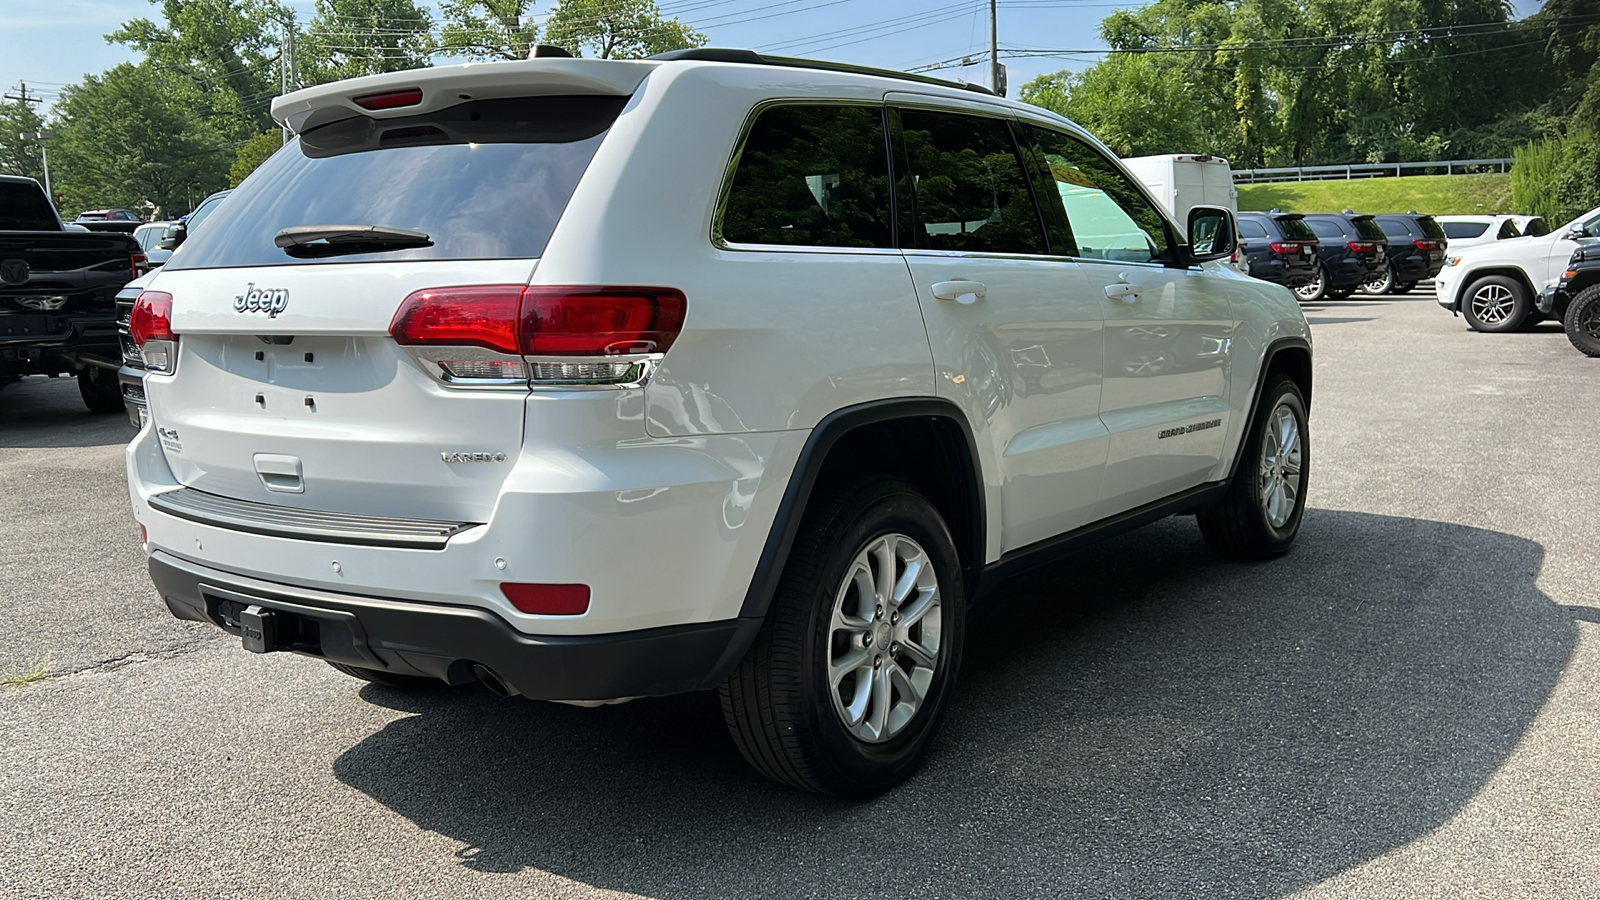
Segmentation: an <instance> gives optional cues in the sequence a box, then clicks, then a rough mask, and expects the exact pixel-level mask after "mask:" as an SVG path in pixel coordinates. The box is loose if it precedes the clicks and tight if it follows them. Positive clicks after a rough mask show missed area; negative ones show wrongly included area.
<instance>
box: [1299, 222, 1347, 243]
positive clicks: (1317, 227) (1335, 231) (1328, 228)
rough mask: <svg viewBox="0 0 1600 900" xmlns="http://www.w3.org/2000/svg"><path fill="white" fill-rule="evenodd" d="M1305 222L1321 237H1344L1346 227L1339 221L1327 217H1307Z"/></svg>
mask: <svg viewBox="0 0 1600 900" xmlns="http://www.w3.org/2000/svg"><path fill="white" fill-rule="evenodd" d="M1305 222H1306V224H1307V225H1310V226H1311V230H1312V232H1313V233H1315V234H1316V236H1317V237H1319V238H1331V239H1333V240H1343V239H1344V227H1343V226H1341V225H1339V223H1337V222H1330V221H1328V220H1327V219H1306V220H1305Z"/></svg>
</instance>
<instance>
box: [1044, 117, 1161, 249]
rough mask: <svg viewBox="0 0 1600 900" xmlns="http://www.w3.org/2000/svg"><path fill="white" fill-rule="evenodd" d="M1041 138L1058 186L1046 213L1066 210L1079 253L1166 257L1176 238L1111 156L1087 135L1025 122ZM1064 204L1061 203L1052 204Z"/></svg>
mask: <svg viewBox="0 0 1600 900" xmlns="http://www.w3.org/2000/svg"><path fill="white" fill-rule="evenodd" d="M1025 127H1026V129H1027V131H1028V134H1029V136H1030V137H1031V138H1032V140H1033V141H1034V142H1035V143H1037V144H1038V147H1039V150H1040V152H1041V153H1042V155H1043V162H1044V164H1045V166H1046V167H1047V171H1048V173H1049V175H1050V180H1051V182H1052V183H1053V185H1054V187H1055V190H1054V192H1053V193H1054V196H1053V197H1052V196H1049V195H1050V193H1051V192H1050V191H1046V196H1045V197H1044V198H1042V202H1043V203H1045V204H1046V206H1047V209H1046V217H1047V218H1049V217H1051V216H1052V214H1057V215H1062V216H1065V218H1066V220H1067V223H1068V225H1069V226H1070V227H1071V231H1072V238H1073V240H1074V242H1075V243H1076V244H1077V249H1078V252H1077V254H1076V255H1078V256H1081V257H1084V258H1087V259H1110V260H1117V261H1119V262H1163V261H1165V260H1166V259H1167V258H1168V250H1169V248H1170V245H1171V243H1170V241H1171V239H1170V238H1169V236H1168V232H1167V224H1166V220H1165V219H1164V218H1162V216H1161V213H1160V212H1159V211H1157V210H1156V208H1155V206H1154V205H1153V204H1152V203H1151V202H1150V201H1149V200H1147V199H1145V196H1144V194H1142V193H1140V191H1139V189H1138V188H1137V187H1135V186H1134V184H1133V182H1132V181H1130V180H1129V179H1128V178H1127V177H1126V176H1124V175H1123V174H1122V172H1120V171H1119V170H1118V169H1117V167H1116V166H1115V165H1113V164H1112V163H1111V161H1110V160H1108V159H1106V158H1105V157H1104V156H1102V155H1101V154H1100V152H1099V151H1097V150H1095V149H1094V148H1092V147H1090V146H1089V145H1088V144H1085V143H1084V142H1083V141H1080V140H1078V139H1077V138H1075V137H1073V136H1071V135H1068V134H1061V133H1059V132H1055V131H1051V130H1049V129H1047V128H1040V127H1037V126H1034V125H1028V126H1025ZM1056 204H1059V206H1058V207H1056V209H1050V208H1049V207H1052V206H1055V205H1056Z"/></svg>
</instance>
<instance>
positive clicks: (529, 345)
mask: <svg viewBox="0 0 1600 900" xmlns="http://www.w3.org/2000/svg"><path fill="white" fill-rule="evenodd" d="M687 308H688V303H687V301H686V300H685V299H684V296H683V294H682V292H680V291H677V290H673V289H671V288H631V287H629V288H617V287H527V288H525V287H522V286H521V285H480V286H472V287H455V288H430V289H428V290H423V291H417V292H416V293H414V294H412V295H411V296H409V297H407V298H406V299H405V302H404V303H402V304H400V309H399V311H398V312H396V313H395V317H394V321H393V322H391V323H390V326H389V333H390V334H391V335H393V336H394V339H395V341H396V342H397V343H399V344H401V345H402V346H404V347H407V348H408V349H409V350H410V351H411V353H412V355H413V356H414V357H416V358H417V359H418V360H419V361H421V362H422V363H423V365H424V367H425V368H427V369H428V371H429V373H430V374H432V375H434V376H435V377H437V378H439V379H440V380H441V381H444V382H445V383H447V384H452V385H456V386H460V387H526V386H528V385H530V384H531V385H628V384H638V383H641V382H642V381H643V380H644V379H645V378H646V377H647V376H648V375H649V373H650V370H651V367H652V366H653V364H654V363H655V361H656V360H659V359H660V358H661V355H662V354H663V353H665V352H666V351H667V349H668V348H670V347H671V346H672V342H673V341H674V340H676V339H677V337H678V333H679V331H681V330H682V328H683V319H684V314H685V312H686V311H687Z"/></svg>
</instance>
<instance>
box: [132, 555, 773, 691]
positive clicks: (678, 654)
mask: <svg viewBox="0 0 1600 900" xmlns="http://www.w3.org/2000/svg"><path fill="white" fill-rule="evenodd" d="M150 578H151V580H152V581H154V582H155V585H156V589H157V590H158V591H159V592H160V593H161V597H162V599H163V600H165V602H166V604H167V607H168V609H169V610H171V612H172V614H173V615H174V616H177V617H178V618H182V619H193V620H198V621H206V622H210V623H212V624H213V625H216V626H218V627H219V628H222V629H223V630H225V631H228V632H230V633H233V634H239V635H241V637H243V636H244V634H243V630H242V629H241V628H240V618H239V617H240V614H241V613H246V612H248V611H249V610H250V609H251V608H258V609H257V611H256V612H253V613H249V615H253V616H259V614H260V612H261V611H270V612H271V613H272V614H273V620H274V623H275V630H276V640H275V643H274V644H273V645H272V646H271V647H269V648H268V649H279V650H292V651H296V652H300V653H305V654H308V655H311V656H319V657H322V658H324V659H328V660H332V661H334V662H340V663H344V664H346V665H351V666H358V667H361V668H367V669H377V670H380V671H386V672H394V673H398V674H405V675H428V676H432V677H435V678H440V679H442V680H444V681H446V682H448V683H450V684H465V683H467V682H469V681H473V680H476V679H475V677H474V676H473V674H472V666H473V664H478V665H481V666H484V667H486V668H488V669H490V670H491V671H493V672H494V673H495V674H496V675H497V676H498V677H499V678H500V679H502V680H503V681H504V682H505V683H506V684H507V685H509V686H511V687H513V688H514V689H515V691H516V692H517V693H520V694H522V695H523V696H526V697H531V698H533V699H537V700H609V699H613V698H616V697H647V696H667V695H670V694H681V693H686V692H689V691H696V690H704V689H706V688H711V687H715V686H716V685H717V684H718V683H719V682H720V681H721V680H722V679H723V678H724V677H726V675H727V673H728V672H729V671H731V670H732V668H733V666H734V665H735V664H736V663H737V662H738V661H739V659H740V658H741V657H742V656H743V655H744V651H745V649H746V648H748V647H749V645H750V643H751V642H752V641H753V640H754V639H755V634H756V631H757V630H758V629H759V628H760V627H761V620H760V619H726V620H723V621H719V622H706V623H696V624H691V625H676V626H669V627H666V628H650V629H645V630H641V631H627V632H618V633H614V634H603V635H581V636H567V635H528V634H523V633H522V632H520V631H517V630H516V629H514V628H512V627H511V625H510V624H509V623H507V622H506V621H505V620H504V619H501V618H500V617H499V616H496V615H495V614H493V613H491V612H489V611H487V610H482V609H475V608H470V607H461V606H445V605H438V604H427V603H416V602H412V601H405V600H387V599H381V598H374V597H361V596H355V595H350V594H336V593H331V592H328V591H318V590H312V589H309V588H299V587H293V586H290V585H283V584H276V583H272V582H265V581H260V580H258V579H254V578H250V577H247V576H242V575H234V574H232V573H227V572H222V571H219V570H216V569H211V568H208V567H205V566H201V565H199V564H196V563H192V562H189V561H187V560H182V559H179V558H177V557H175V556H172V555H170V554H167V553H164V552H161V551H156V552H155V553H153V554H151V556H150ZM246 621H249V619H248V618H247V619H246Z"/></svg>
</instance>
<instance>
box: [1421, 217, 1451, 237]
mask: <svg viewBox="0 0 1600 900" xmlns="http://www.w3.org/2000/svg"><path fill="white" fill-rule="evenodd" d="M1417 227H1418V228H1421V229H1422V233H1423V234H1425V235H1427V236H1428V237H1430V238H1433V239H1434V240H1438V239H1439V238H1442V237H1444V236H1445V233H1444V229H1443V228H1440V227H1439V223H1438V222H1437V221H1436V220H1435V219H1434V218H1433V216H1419V217H1418V218H1417Z"/></svg>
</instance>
